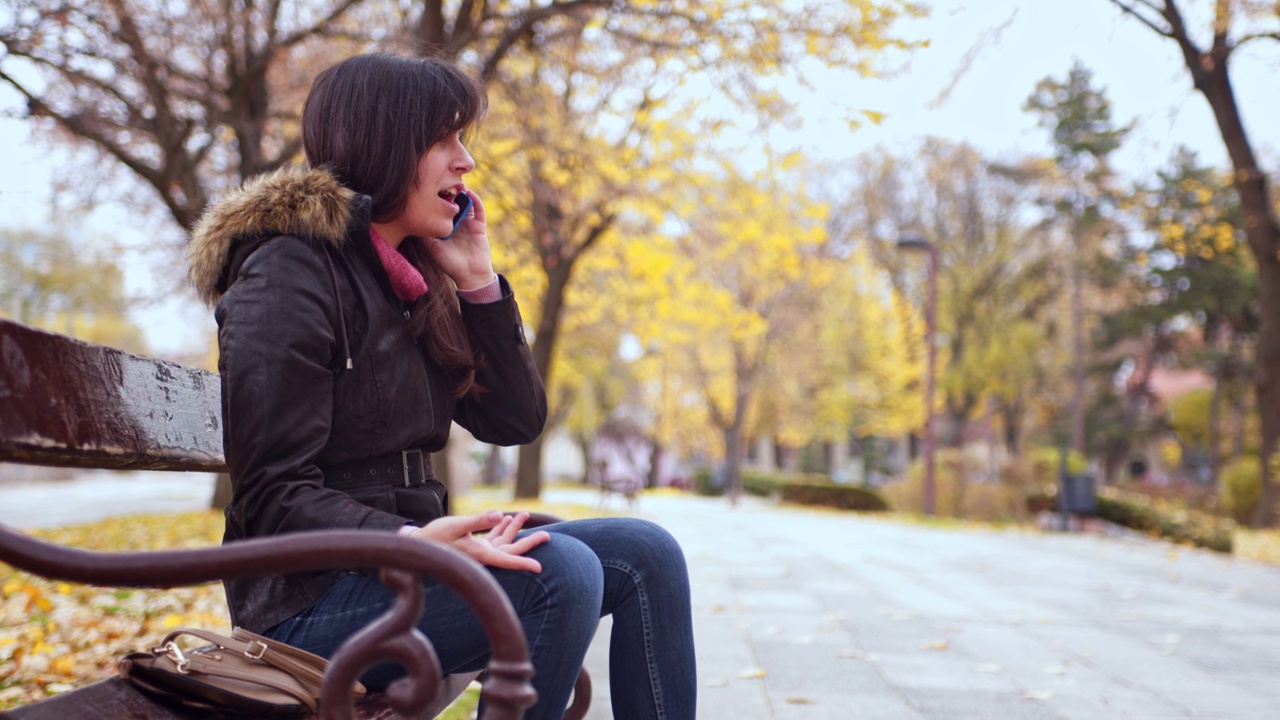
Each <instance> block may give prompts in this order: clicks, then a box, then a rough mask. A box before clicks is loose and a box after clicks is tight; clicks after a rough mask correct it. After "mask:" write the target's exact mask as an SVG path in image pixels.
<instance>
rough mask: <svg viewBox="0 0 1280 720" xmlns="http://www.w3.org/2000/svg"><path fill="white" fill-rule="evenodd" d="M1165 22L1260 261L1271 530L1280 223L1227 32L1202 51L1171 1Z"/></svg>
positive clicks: (1263, 509) (1279, 355)
mask: <svg viewBox="0 0 1280 720" xmlns="http://www.w3.org/2000/svg"><path fill="white" fill-rule="evenodd" d="M1166 9H1167V10H1169V12H1168V13H1166V18H1168V19H1170V21H1171V25H1172V27H1173V31H1174V37H1175V39H1176V40H1177V41H1178V44H1179V47H1180V48H1181V50H1182V53H1183V60H1184V61H1185V62H1186V65H1187V69H1188V70H1190V72H1191V77H1192V80H1193V81H1194V83H1195V87H1196V89H1197V90H1199V91H1200V93H1201V94H1203V95H1204V97H1205V99H1206V100H1208V102H1209V107H1210V109H1212V110H1213V117H1214V120H1215V121H1216V122H1217V125H1218V132H1219V133H1220V134H1221V135H1222V141H1223V143H1224V144H1225V145H1226V147H1227V155H1228V156H1229V157H1230V158H1231V165H1232V169H1233V170H1235V173H1234V174H1233V176H1232V180H1233V183H1234V185H1235V188H1236V192H1237V193H1239V195H1240V206H1241V208H1242V209H1243V210H1244V228H1245V237H1247V238H1248V240H1249V248H1250V249H1251V250H1252V251H1253V255H1254V258H1255V259H1257V261H1258V307H1259V308H1260V310H1261V311H1260V312H1259V313H1258V316H1259V323H1258V349H1257V358H1258V375H1257V377H1256V378H1255V392H1256V394H1257V399H1258V413H1259V415H1260V417H1261V420H1262V456H1261V465H1262V467H1261V468H1260V473H1259V474H1260V477H1261V479H1262V500H1261V502H1259V503H1258V511H1257V515H1256V516H1255V518H1254V521H1255V523H1256V524H1257V525H1260V526H1266V527H1270V526H1272V525H1275V524H1276V520H1277V517H1276V503H1277V501H1278V500H1280V488H1277V487H1275V486H1274V485H1273V484H1272V482H1271V467H1270V462H1269V460H1270V458H1271V456H1272V454H1274V453H1275V452H1276V447H1277V440H1278V439H1280V317H1277V314H1276V313H1275V312H1272V310H1273V309H1274V308H1277V307H1280V258H1278V257H1277V250H1280V222H1278V221H1277V218H1276V214H1275V209H1274V207H1272V204H1271V198H1270V193H1269V192H1268V189H1267V176H1266V174H1265V173H1263V172H1262V170H1261V169H1260V168H1259V167H1258V161H1257V158H1256V157H1255V156H1254V154H1253V147H1252V145H1251V144H1250V141H1249V137H1248V135H1247V134H1246V133H1245V129H1244V122H1243V121H1242V119H1241V118H1240V111H1239V108H1238V107H1237V105H1236V98H1235V90H1234V89H1233V88H1232V86H1231V78H1230V76H1229V75H1228V73H1227V59H1228V57H1229V56H1230V53H1231V47H1230V46H1229V45H1227V44H1226V40H1225V32H1223V33H1220V34H1219V35H1218V36H1216V38H1215V43H1214V47H1213V48H1211V49H1210V50H1209V51H1208V52H1201V51H1200V50H1199V49H1198V48H1197V47H1196V46H1195V45H1194V44H1192V42H1191V41H1190V39H1189V37H1188V36H1187V33H1186V28H1185V26H1184V25H1183V24H1182V18H1181V16H1180V15H1179V14H1178V13H1177V11H1176V8H1173V7H1172V3H1166Z"/></svg>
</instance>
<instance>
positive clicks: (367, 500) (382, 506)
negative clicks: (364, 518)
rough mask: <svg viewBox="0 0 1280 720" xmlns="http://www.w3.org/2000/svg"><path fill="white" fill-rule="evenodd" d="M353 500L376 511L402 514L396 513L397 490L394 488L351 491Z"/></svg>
mask: <svg viewBox="0 0 1280 720" xmlns="http://www.w3.org/2000/svg"><path fill="white" fill-rule="evenodd" d="M349 494H350V495H351V497H352V498H353V499H355V500H356V501H358V502H360V503H361V504H364V505H367V506H369V507H371V508H373V509H374V510H381V511H382V512H387V513H392V514H400V513H397V512H396V488H395V487H392V486H386V485H384V486H381V487H374V488H368V489H363V488H362V489H360V490H355V491H349Z"/></svg>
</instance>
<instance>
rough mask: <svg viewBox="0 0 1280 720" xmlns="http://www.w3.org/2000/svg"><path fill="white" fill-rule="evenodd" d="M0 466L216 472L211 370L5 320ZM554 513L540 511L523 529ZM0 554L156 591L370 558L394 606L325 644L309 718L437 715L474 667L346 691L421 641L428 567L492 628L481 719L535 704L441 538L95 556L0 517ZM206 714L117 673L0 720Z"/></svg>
mask: <svg viewBox="0 0 1280 720" xmlns="http://www.w3.org/2000/svg"><path fill="white" fill-rule="evenodd" d="M0 462H11V463H21V464H28V465H44V466H59V467H74V468H104V469H115V470H170V471H205V472H225V471H226V464H225V462H224V460H223V456H222V413H221V403H220V397H219V381H218V376H217V375H216V374H213V373H210V372H207V371H204V370H196V369H192V368H186V367H182V366H181V365H175V364H173V363H169V362H164V361H160V360H154V359H151V358H145V357H139V356H137V355H131V354H129V353H125V352H122V351H120V350H116V349H114V348H108V347H103V346H99V345H91V344H88V343H84V342H80V341H78V340H73V339H71V338H68V337H64V336H61V335H57V334H54V333H49V332H45V331H42V330H37V329H35V328H31V327H27V326H25V325H22V324H19V323H15V322H11V321H8V320H3V319H0ZM554 521H555V518H552V517H550V516H546V515H542V516H535V517H534V518H531V519H530V522H529V523H527V525H528V526H531V527H532V526H536V525H540V524H546V523H548V522H554ZM0 561H3V562H5V563H8V564H9V565H12V566H13V567H16V568H18V569H20V570H24V571H27V572H30V573H33V574H36V575H40V576H43V577H47V578H51V579H55V580H63V581H69V582H79V583H86V584H91V585H102V586H124V587H159V588H167V587H177V586H181V585H194V584H198V583H205V582H212V581H216V580H222V579H225V578H234V577H245V576H253V575H265V574H270V573H275V572H284V571H288V572H297V571H305V570H321V569H335V568H349V567H379V568H381V569H382V578H383V581H384V582H385V583H387V584H388V585H389V586H391V587H393V588H394V589H395V590H396V594H397V597H396V602H395V603H394V605H393V607H392V609H391V610H389V611H388V612H387V613H386V614H385V615H384V616H382V617H381V618H379V619H378V620H376V621H374V622H373V623H371V624H370V625H369V626H368V627H367V628H366V629H365V630H364V631H363V632H361V633H360V634H359V635H357V636H356V637H354V638H352V640H350V641H348V642H347V643H346V644H344V645H343V646H342V647H341V648H339V649H338V651H337V653H335V655H334V657H333V658H332V663H331V665H330V668H329V672H328V673H326V675H325V680H324V690H323V695H322V701H321V712H320V714H319V715H317V716H316V717H317V718H323V719H324V720H350V719H351V718H359V720H391V719H392V718H396V717H406V718H418V719H424V718H431V717H435V716H436V715H437V714H439V713H440V712H441V711H442V710H443V709H444V708H445V707H446V706H448V704H449V703H450V702H452V701H453V699H455V698H456V697H457V696H458V695H459V694H461V692H462V691H463V690H464V689H465V688H466V686H467V685H468V684H469V683H470V682H471V681H472V680H473V679H474V678H475V677H476V674H466V675H451V676H448V677H447V678H445V679H444V680H443V681H440V680H439V678H434V677H431V678H417V677H412V678H406V679H405V680H404V681H403V682H404V685H403V686H402V687H400V688H398V690H404V691H405V692H403V699H401V695H402V693H400V692H397V693H393V695H395V698H394V699H393V698H391V697H389V696H387V695H381V694H374V695H371V696H369V697H368V698H366V699H365V700H364V701H362V702H360V703H359V704H358V705H356V706H355V707H352V706H351V703H350V700H349V699H348V698H349V697H350V693H349V692H348V691H346V689H349V688H350V687H351V683H352V681H353V680H355V679H356V678H357V677H358V676H359V675H360V674H361V673H362V672H363V669H364V668H367V667H370V666H371V665H373V664H375V663H377V662H380V661H385V660H388V659H390V658H393V657H397V656H398V655H397V654H396V653H395V652H394V650H393V648H394V647H395V646H396V645H397V644H401V643H405V642H411V643H422V644H427V645H429V643H428V642H427V640H426V638H425V637H423V636H422V635H421V634H418V633H413V632H412V631H413V627H414V625H415V624H416V621H417V618H418V617H419V616H420V615H421V614H422V610H423V600H422V592H421V577H422V576H429V577H432V578H434V579H437V580H438V581H440V582H441V583H443V584H445V585H447V586H449V587H452V588H453V589H454V590H455V591H457V592H458V593H459V594H460V595H461V596H462V597H463V598H465V599H466V600H467V602H468V603H470V605H471V607H472V608H473V609H474V610H475V611H476V614H477V616H478V617H479V619H480V621H481V624H482V625H483V626H484V628H485V631H486V633H487V634H488V637H489V641H490V646H491V648H492V653H491V660H490V664H489V668H488V670H487V671H485V673H484V674H483V677H484V683H483V688H482V690H481V696H482V698H483V699H484V704H485V714H484V719H485V720H516V718H519V717H520V715H521V713H522V712H523V710H524V709H525V708H527V707H529V706H530V705H532V703H533V701H534V697H535V696H534V693H533V687H532V686H531V685H530V684H529V679H530V678H531V677H532V676H533V666H532V664H531V663H530V662H529V650H528V645H527V643H526V640H525V637H524V632H523V630H522V629H521V627H520V622H519V619H518V618H517V617H516V614H515V611H514V610H513V609H512V607H511V603H510V601H509V600H508V599H507V597H506V595H505V594H504V593H503V592H502V590H501V588H500V587H499V586H498V584H497V582H496V581H495V580H494V579H493V577H492V576H491V575H490V574H489V573H488V572H487V571H486V570H484V568H483V567H481V566H480V565H479V564H478V563H476V562H475V561H473V560H471V559H470V558H468V557H466V556H464V555H463V554H462V553H459V552H457V551H455V550H453V549H452V548H450V547H447V546H445V545H442V544H439V543H430V542H423V541H421V540H417V539H412V538H407V537H403V536H398V535H394V534H391V533H375V532H358V531H351V530H338V531H322V532H310V533H295V534H291V535H284V536H280V537H275V538H269V539H262V540H250V541H245V542H238V543H234V544H231V545H226V546H222V547H211V548H200V549H194V550H175V551H155V552H138V553H96V552H88V551H85V550H78V549H74V548H68V547H63V546H59V545H55V544H52V543H47V542H42V541H39V540H36V539H34V538H31V537H29V536H27V535H25V534H23V533H20V532H17V531H15V530H13V529H11V528H9V527H6V526H4V525H3V524H0ZM156 640H158V638H156ZM141 642H143V643H145V642H146V640H145V639H144V640H142V641H141ZM401 647H403V646H402V645H401ZM132 649H141V648H120V654H124V652H126V651H128V650H132ZM431 654H432V655H433V656H434V652H432V653H431ZM328 698H334V701H332V702H326V699H328ZM590 702H591V681H590V678H589V677H588V676H587V673H586V670H583V671H582V673H581V675H579V677H578V683H577V686H576V687H575V688H574V699H573V704H572V705H571V706H570V708H569V710H568V712H567V713H566V715H565V717H566V718H568V719H570V720H581V718H582V717H584V716H585V715H586V711H587V707H588V705H589V704H590ZM397 713H399V714H397ZM200 717H203V716H202V715H201V714H200V713H197V712H193V711H190V710H185V711H184V710H181V709H178V708H175V707H172V706H170V705H167V704H164V703H162V702H160V701H157V700H155V699H152V698H151V697H149V696H148V695H146V694H144V693H143V692H141V691H138V690H136V689H134V688H133V686H131V685H129V684H128V683H127V682H125V681H123V680H121V679H119V678H111V679H107V680H102V681H99V682H96V683H93V684H91V685H88V686H85V687H82V688H78V689H76V690H72V691H69V692H66V693H62V694H59V695H56V696H54V697H51V698H48V699H46V700H41V701H40V702H37V703H34V704H31V705H27V706H25V707H21V708H17V709H14V710H9V711H4V712H0V718H4V719H6V720H8V719H11V718H12V719H15V720H16V719H18V718H22V719H24V720H37V719H39V720H121V719H122V718H131V719H138V720H144V719H150V718H156V719H158V720H196V719H197V718H200Z"/></svg>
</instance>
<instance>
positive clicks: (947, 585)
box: [0, 473, 1280, 720]
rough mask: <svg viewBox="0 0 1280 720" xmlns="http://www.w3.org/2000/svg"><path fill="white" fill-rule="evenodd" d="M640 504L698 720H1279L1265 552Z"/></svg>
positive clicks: (142, 478) (597, 666) (105, 484)
mask: <svg viewBox="0 0 1280 720" xmlns="http://www.w3.org/2000/svg"><path fill="white" fill-rule="evenodd" d="M546 496H547V499H548V500H550V501H555V502H560V501H567V502H583V503H594V502H595V501H596V496H595V495H594V494H592V493H585V492H581V491H563V490H551V491H549V492H547V493H546ZM208 498H209V485H208V484H207V483H205V484H203V485H201V484H200V483H195V482H193V479H192V478H189V477H188V478H180V477H179V478H177V479H176V480H175V476H173V475H171V474H165V473H156V474H139V476H138V477H135V478H134V479H133V480H131V481H130V482H128V483H124V484H121V483H117V482H111V481H110V480H109V479H107V478H103V477H97V476H93V475H90V476H86V477H84V478H82V479H79V480H76V481H74V482H71V483H53V484H39V485H37V484H31V485H16V486H0V522H4V523H7V524H10V525H13V526H17V527H26V528H29V527H44V526H51V525H59V524H66V523H72V522H86V521H91V520H95V519H98V518H100V517H104V516H107V515H112V514H123V513H127V512H176V511H181V510H191V509H198V508H201V507H204V506H205V503H207V502H208ZM614 507H615V509H616V508H619V507H621V502H620V501H618V500H615V501H614ZM637 514H638V515H640V516H642V517H647V518H650V519H653V520H656V521H658V522H660V523H662V524H663V525H665V526H666V527H668V528H669V529H670V530H671V531H672V532H673V533H674V534H675V535H676V536H677V537H678V538H679V539H680V541H681V543H682V544H683V546H684V548H685V550H686V555H687V557H688V560H689V564H690V568H691V571H692V575H693V590H694V622H695V634H696V640H697V643H698V673H699V677H698V685H699V700H700V701H699V707H700V712H699V717H700V718H703V719H705V720H756V719H761V720H765V719H773V718H786V719H788V720H790V719H793V718H794V719H797V720H799V719H808V718H813V719H830V718H839V719H840V720H845V719H846V718H867V719H871V718H893V719H898V718H970V717H972V718H979V717H980V718H991V719H994V720H1003V719H1006V718H1008V719H1015V720H1016V719H1020V718H1071V719H1075V718H1081V719H1084V718H1088V719H1090V720H1093V719H1097V718H1152V719H1164V718H1223V719H1226V718H1230V719H1232V720H1237V719H1252V718H1258V719H1259V720H1262V719H1272V718H1280V568H1277V567H1270V566H1265V565H1260V564H1256V563H1252V562H1249V561H1245V560H1238V559H1235V558H1232V557H1229V556H1222V555H1218V554H1214V553H1209V552H1207V551H1198V550H1191V549H1187V548H1174V547H1173V546H1171V545H1167V544H1164V543H1160V542H1156V541H1152V540H1147V539H1132V538H1122V537H1097V536H1092V535H1079V534H1072V535H1063V534H1053V533H1037V532H1034V531H988V530H942V529H934V528H927V527H920V526H913V525H904V524H898V523H894V522H890V521H887V520H880V519H874V518H869V517H865V516H859V515H852V514H843V513H840V514H837V513H828V512H813V511H806V510H798V509H789V508H778V507H775V506H771V505H769V504H767V503H764V502H762V501H759V500H756V499H748V500H747V501H745V502H744V504H743V505H742V506H740V507H739V508H737V509H730V508H729V507H728V505H727V503H726V502H725V501H723V500H713V499H705V498H694V497H664V496H658V497H646V498H643V499H642V500H641V501H640V503H639V506H638V507H637ZM608 628H609V625H608V622H607V621H605V622H604V623H602V628H601V629H602V632H601V634H600V636H599V637H598V638H597V641H596V644H595V646H593V648H592V651H591V654H590V656H589V657H588V666H589V667H590V668H591V671H592V674H593V675H594V677H595V679H596V682H595V686H596V698H597V699H596V701H595V702H594V703H592V705H593V712H592V715H591V718H592V719H593V720H599V719H602V718H608V717H610V712H609V709H608V708H609V701H608V680H607V677H608V667H607V664H608V663H607V639H608Z"/></svg>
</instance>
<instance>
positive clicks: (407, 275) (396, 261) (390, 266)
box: [369, 226, 427, 302]
mask: <svg viewBox="0 0 1280 720" xmlns="http://www.w3.org/2000/svg"><path fill="white" fill-rule="evenodd" d="M369 239H370V240H372V241H373V251H374V252H376V253H378V260H380V261H381V262H382V268H383V269H384V270H386V271H387V277H388V278H390V279H391V289H392V290H394V291H395V293H396V297H398V298H400V299H401V300H404V301H405V302H409V301H411V300H417V299H418V298H420V297H422V296H423V295H425V294H426V293H427V281H426V280H424V279H423V278H422V273H420V272H418V268H416V267H414V266H413V264H412V263H410V262H409V260H408V259H407V258H405V256H403V255H401V254H400V253H399V252H398V251H397V250H396V249H395V248H393V247H391V243H389V242H387V239H386V238H384V237H382V235H379V234H378V231H377V230H375V229H373V227H372V226H370V227H369Z"/></svg>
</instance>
